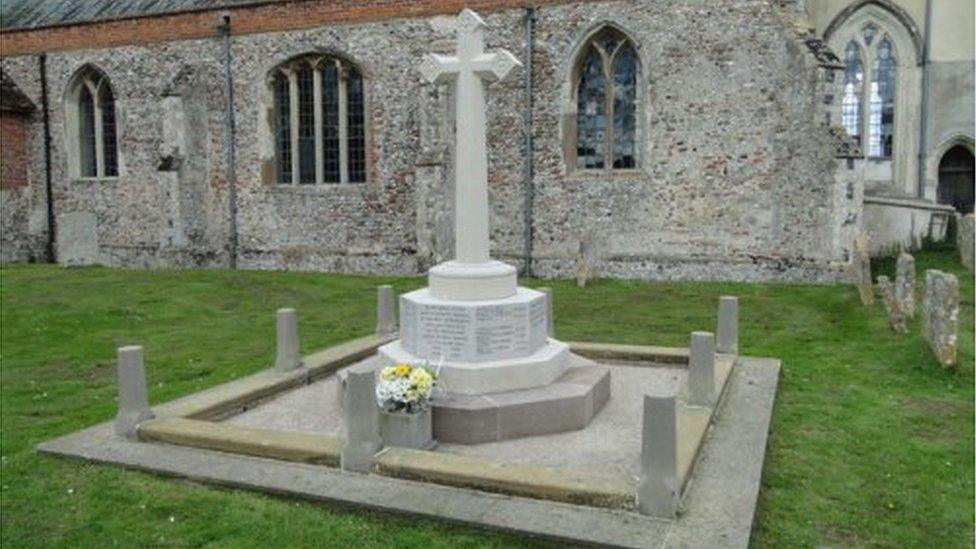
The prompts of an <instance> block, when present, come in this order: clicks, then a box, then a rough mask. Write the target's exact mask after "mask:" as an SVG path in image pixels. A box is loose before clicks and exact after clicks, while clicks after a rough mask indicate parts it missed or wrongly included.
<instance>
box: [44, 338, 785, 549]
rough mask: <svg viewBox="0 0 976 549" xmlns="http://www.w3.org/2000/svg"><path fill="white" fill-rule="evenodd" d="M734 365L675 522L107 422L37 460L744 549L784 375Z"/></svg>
mask: <svg viewBox="0 0 976 549" xmlns="http://www.w3.org/2000/svg"><path fill="white" fill-rule="evenodd" d="M738 362H739V364H738V366H737V367H736V368H735V370H734V371H733V372H732V373H731V374H730V378H729V383H727V384H726V391H727V392H728V393H729V394H730V396H729V397H728V399H727V401H726V399H725V398H724V395H723V399H722V400H721V401H720V404H719V408H720V409H721V410H722V411H721V414H720V416H721V418H720V420H719V421H717V422H716V423H715V424H714V425H713V427H712V431H713V433H712V435H711V436H710V437H709V439H708V440H707V441H706V443H705V444H704V445H703V446H702V448H701V449H700V451H699V454H700V455H699V457H698V464H697V465H696V476H695V479H694V481H693V482H691V483H689V485H688V486H687V487H686V489H685V496H684V498H683V499H684V507H685V510H684V512H679V514H678V516H677V518H676V519H674V520H672V521H668V520H662V519H655V518H653V517H647V516H642V515H640V514H637V513H634V512H632V511H619V510H610V509H600V508H595V507H584V506H577V505H571V504H565V503H557V502H551V501H542V500H535V499H526V498H520V497H513V496H505V495H499V494H492V493H485V492H483V491H478V490H472V489H465V488H454V487H448V486H440V485H437V484H430V483H423V482H416V481H408V480H403V479H397V478H390V477H384V476H380V475H362V474H358V473H347V472H344V471H341V470H339V469H334V468H328V467H322V466H320V465H308V464H302V463H286V462H282V461H280V460H271V459H263V458H257V457H250V456H242V455H235V454H227V453H222V452H214V451H210V450H204V449H197V448H189V447H183V446H173V445H169V444H159V443H150V442H133V441H130V440H126V439H124V438H121V437H118V436H116V435H114V433H113V427H112V423H111V422H109V423H104V424H101V425H98V426H95V427H91V428H88V429H84V430H82V431H78V432H75V433H71V434H68V435H65V436H62V437H59V438H57V439H54V440H51V441H47V442H44V443H42V444H41V445H39V446H38V451H40V452H42V453H47V454H52V455H58V456H64V457H70V458H81V459H84V460H94V461H102V462H109V463H114V464H117V465H121V466H123V467H126V468H132V469H139V470H143V471H150V472H155V473H159V474H163V475H167V476H175V477H181V478H190V479H193V480H197V481H200V482H208V483H213V484H218V485H222V486H228V487H234V488H245V489H252V490H259V491H263V492H270V493H275V494H279V495H289V496H293V497H299V498H304V499H311V500H314V501H320V502H329V503H337V504H341V505H352V506H360V507H366V508H369V509H373V510H378V511H387V512H396V513H404V514H408V515H416V516H424V517H430V518H438V519H442V520H449V521H453V522H459V523H463V524H469V525H475V526H481V527H488V528H493V529H500V530H505V531H511V532H515V533H519V534H524V535H531V536H541V537H545V538H547V539H553V540H557V541H569V542H573V543H577V544H579V543H585V544H600V545H613V546H622V547H669V548H670V547H689V546H696V547H719V546H721V547H746V546H747V545H748V542H749V536H750V532H751V526H752V520H753V516H754V512H755V505H756V499H757V497H758V491H759V486H760V480H761V474H762V465H763V460H764V457H765V446H766V442H767V439H768V430H769V426H770V420H771V415H772V409H773V402H774V398H775V392H776V387H777V384H778V378H779V369H780V367H779V361H777V360H774V359H756V358H744V357H743V358H740V359H739V361H738ZM732 395H734V398H733V397H732ZM722 402H724V404H722ZM391 494H396V497H391Z"/></svg>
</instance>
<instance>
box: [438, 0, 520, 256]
mask: <svg viewBox="0 0 976 549" xmlns="http://www.w3.org/2000/svg"><path fill="white" fill-rule="evenodd" d="M486 27H487V25H486V24H485V22H484V21H483V20H482V19H481V17H479V16H478V14H476V13H475V12H473V11H471V10H469V9H465V10H464V11H462V12H461V14H460V15H458V18H457V54H456V55H451V56H448V55H438V54H436V53H432V54H428V55H427V56H426V57H425V58H424V60H423V61H422V62H421V64H420V72H421V74H422V75H423V76H424V78H426V79H427V80H428V81H429V82H432V83H434V84H446V83H448V82H451V81H454V82H455V86H456V88H457V91H456V94H455V102H456V112H457V114H456V116H457V121H456V124H457V130H456V138H455V139H456V151H455V169H454V204H455V209H454V235H455V240H454V260H455V261H457V262H459V263H486V262H487V261H488V251H489V243H488V232H489V227H488V149H487V143H486V137H485V134H486V127H487V124H486V116H485V82H486V81H490V80H503V79H505V77H507V76H508V75H509V73H511V71H512V69H514V68H515V67H520V66H522V64H521V63H520V62H519V61H518V59H515V56H514V55H512V54H511V53H509V52H508V51H506V50H498V51H496V52H494V53H486V52H485V51H484V31H485V28H486Z"/></svg>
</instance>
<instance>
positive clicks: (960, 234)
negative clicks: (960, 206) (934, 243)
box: [956, 213, 976, 270]
mask: <svg viewBox="0 0 976 549" xmlns="http://www.w3.org/2000/svg"><path fill="white" fill-rule="evenodd" d="M974 224H976V218H974V217H973V214H971V213H970V214H966V215H964V216H960V217H958V218H957V222H956V246H957V247H958V248H959V260H960V261H962V264H963V265H965V266H966V267H967V268H968V269H970V270H972V269H973V253H974V250H973V246H974V243H973V236H974V235H973V231H974V230H976V227H974Z"/></svg>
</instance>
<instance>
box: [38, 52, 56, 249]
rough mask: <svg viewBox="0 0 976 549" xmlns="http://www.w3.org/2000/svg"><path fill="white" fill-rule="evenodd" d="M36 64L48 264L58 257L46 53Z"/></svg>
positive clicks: (40, 56)
mask: <svg viewBox="0 0 976 549" xmlns="http://www.w3.org/2000/svg"><path fill="white" fill-rule="evenodd" d="M38 63H39V66H40V72H41V116H42V119H43V120H44V191H45V195H46V196H45V198H46V199H47V242H46V245H45V249H44V252H45V255H46V256H47V260H48V261H49V262H51V263H57V262H58V257H57V252H56V251H55V246H54V243H55V237H56V236H57V234H56V231H57V222H56V221H55V219H54V189H53V185H52V182H51V117H50V113H49V112H48V111H49V109H48V95H47V54H46V53H42V54H41V55H39V56H38Z"/></svg>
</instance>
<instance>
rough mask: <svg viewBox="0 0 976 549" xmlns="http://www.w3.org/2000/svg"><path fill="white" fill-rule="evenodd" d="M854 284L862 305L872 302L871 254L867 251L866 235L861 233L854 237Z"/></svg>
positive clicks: (871, 303)
mask: <svg viewBox="0 0 976 549" xmlns="http://www.w3.org/2000/svg"><path fill="white" fill-rule="evenodd" d="M853 269H854V273H853V274H854V284H855V285H857V293H858V294H859V295H860V296H861V304H862V305H873V304H874V286H873V285H872V284H871V256H870V254H869V252H868V235H866V234H864V233H861V234H859V235H857V237H856V238H855V239H854V263H853Z"/></svg>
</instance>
